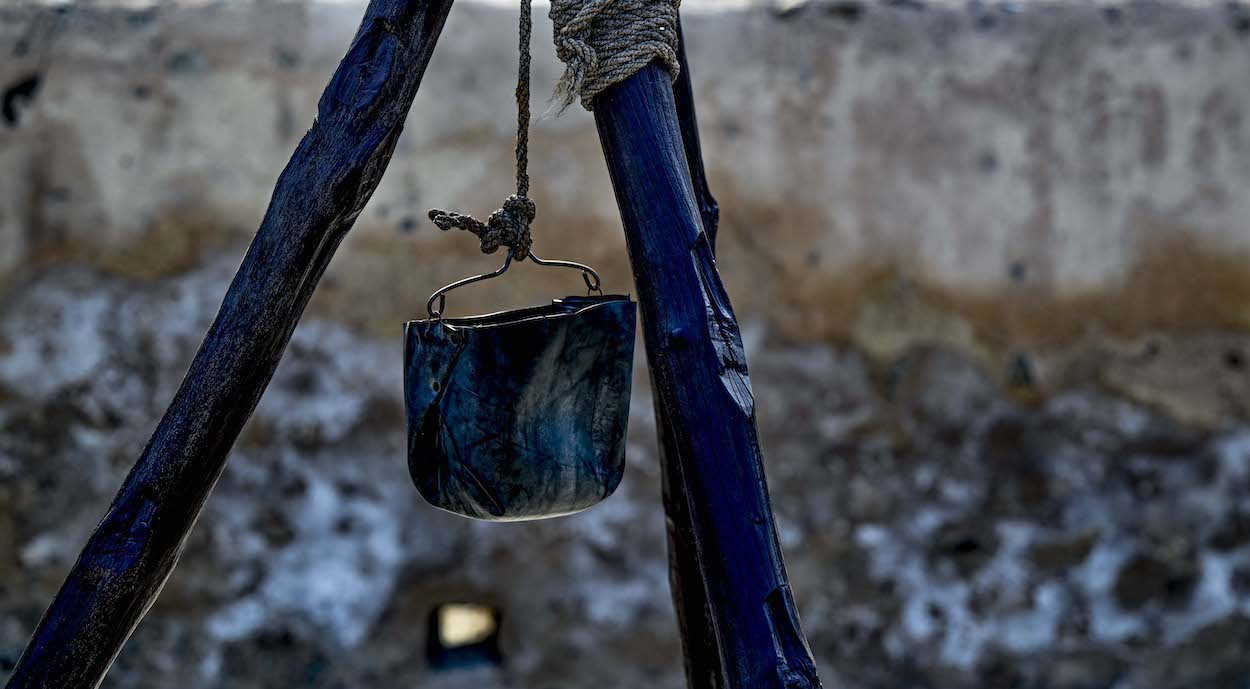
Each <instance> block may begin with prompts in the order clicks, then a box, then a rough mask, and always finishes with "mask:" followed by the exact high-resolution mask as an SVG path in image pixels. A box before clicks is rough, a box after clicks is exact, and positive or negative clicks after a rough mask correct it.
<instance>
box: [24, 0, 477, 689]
mask: <svg viewBox="0 0 1250 689" xmlns="http://www.w3.org/2000/svg"><path fill="white" fill-rule="evenodd" d="M451 4H452V0H372V2H370V4H369V7H368V9H366V11H365V17H364V21H363V22H362V23H361V26H360V29H359V31H358V32H357V34H356V37H355V40H354V41H353V42H352V45H351V48H350V49H349V50H348V52H347V56H346V57H344V58H343V62H342V63H341V64H340V65H339V67H338V70H337V71H336V72H335V73H334V77H333V78H332V79H331V80H330V84H329V85H328V86H327V87H326V90H325V93H323V94H322V96H321V102H320V104H319V106H318V112H317V121H316V123H315V124H314V125H313V127H312V129H311V130H310V131H309V132H308V133H307V134H306V135H305V136H304V139H303V140H302V141H300V144H299V147H298V148H297V149H296V150H295V153H294V155H292V157H291V161H290V162H289V163H288V164H287V167H286V169H285V170H284V171H283V172H282V176H281V177H280V178H279V179H278V183H277V186H276V188H275V189H274V193H273V199H272V200H271V201H270V205H269V211H268V212H267V213H266V214H265V218H264V220H263V221H262V222H261V225H260V229H259V230H258V231H257V233H256V238H255V239H254V240H253V241H252V245H251V247H250V248H249V249H248V251H247V256H245V257H244V259H243V263H242V265H240V266H239V271H238V273H237V274H236V275H235V277H234V281H233V282H232V283H231V285H230V289H229V291H228V292H227V293H226V297H225V299H224V301H223V302H222V304H221V309H220V310H219V311H218V313H217V318H216V320H215V321H214V322H213V325H212V327H211V328H209V331H208V334H207V335H205V337H204V342H203V344H201V345H200V350H199V352H198V353H196V355H195V360H194V361H193V362H192V363H191V368H190V370H189V371H187V375H186V378H185V379H184V380H183V382H182V386H181V387H180V388H179V389H178V392H177V394H176V395H175V396H174V399H173V401H172V402H171V403H170V405H169V409H168V410H166V412H165V416H164V417H163V418H162V419H161V422H160V424H159V425H158V426H157V428H156V432H155V433H154V434H153V435H152V439H151V440H149V441H148V445H147V447H146V448H144V450H143V454H142V455H140V457H139V459H138V461H137V462H135V465H134V468H133V469H131V471H130V474H129V476H127V477H126V481H125V483H123V484H122V487H121V489H120V490H119V491H118V493H117V497H116V498H114V499H113V504H112V506H111V507H109V510H108V513H107V514H105V515H104V519H103V521H101V522H100V525H99V526H98V527H96V531H95V533H94V534H92V536H91V538H90V540H88V541H87V545H86V547H85V548H84V549H83V551H82V554H81V555H79V558H78V562H77V563H76V564H75V565H74V567H73V569H72V570H71V571H70V573H69V575H68V576H67V577H66V579H65V583H64V584H62V585H61V590H60V591H59V592H58V593H57V595H56V598H55V599H54V600H53V601H52V604H51V606H49V608H48V610H47V612H45V613H44V616H43V619H42V620H41V621H40V623H39V627H38V628H37V629H36V630H35V633H34V636H32V637H31V640H30V643H29V644H28V645H27V646H26V650H25V651H24V652H23V653H22V657H21V658H20V659H19V660H18V662H17V666H16V667H15V668H14V669H13V673H12V675H11V676H10V677H9V682H8V687H9V689H36V688H38V689H90V688H92V687H96V686H98V685H99V684H100V682H101V681H102V680H103V679H104V675H105V673H106V672H107V671H108V668H109V666H110V665H111V664H112V662H113V659H114V658H115V657H116V656H117V654H118V652H119V651H120V650H121V647H122V645H123V644H124V643H125V642H126V639H127V638H128V637H129V636H130V634H131V632H133V631H134V629H135V627H136V626H137V625H138V624H139V620H140V619H141V618H142V617H143V615H144V613H146V612H147V610H148V608H149V607H150V606H151V605H152V603H153V601H155V600H156V596H157V594H159V593H160V590H161V587H162V586H163V585H164V583H165V579H166V578H167V577H168V576H169V573H170V572H171V571H172V570H173V567H174V564H175V563H176V562H177V559H178V554H179V552H180V551H181V550H182V545H183V542H184V541H185V539H186V537H187V534H188V533H190V531H191V527H192V526H193V525H194V524H195V519H196V517H197V516H198V515H199V513H200V509H201V507H203V505H204V501H205V500H206V499H207V498H208V495H209V493H210V492H211V491H212V488H213V485H214V484H215V483H216V482H217V478H218V476H220V474H221V470H222V468H223V467H224V466H225V462H226V456H227V454H228V453H229V452H230V448H231V447H232V446H233V445H234V441H235V439H236V438H237V437H238V435H239V431H240V430H242V428H243V424H244V423H245V422H246V421H247V419H248V417H249V416H251V413H252V410H253V409H254V408H255V406H256V403H257V402H258V401H259V400H260V396H261V394H262V393H263V392H264V390H265V387H266V386H267V385H268V384H269V380H270V378H271V377H272V376H273V372H274V369H275V368H276V367H277V365H278V360H279V359H280V358H281V357H282V352H283V350H285V348H286V345H287V342H288V341H289V340H290V337H291V332H292V331H293V330H294V329H295V324H296V323H297V322H298V321H299V318H300V315H301V314H302V313H303V311H304V306H305V304H307V303H308V298H309V297H310V296H312V293H313V289H314V288H315V287H316V285H317V282H318V280H320V278H321V274H322V272H324V270H325V267H326V264H327V263H329V261H330V257H331V256H332V255H333V254H334V251H335V249H336V248H337V247H338V245H339V242H340V241H341V240H342V239H343V237H344V236H345V235H346V234H347V231H348V230H349V229H351V226H352V224H353V223H354V222H355V220H356V216H357V215H359V213H360V211H361V210H362V209H363V208H364V205H365V202H366V201H368V199H369V196H370V195H371V194H372V193H373V190H374V189H375V188H377V185H378V182H379V181H380V180H381V178H382V173H383V171H384V170H385V169H386V166H387V163H388V162H389V161H390V158H391V153H392V152H393V150H394V148H395V142H396V140H397V139H398V138H399V133H400V130H401V129H402V128H403V123H404V119H405V118H406V117H407V115H408V109H409V107H410V106H411V105H412V99H413V96H415V95H416V92H417V87H418V86H419V85H420V83H421V77H422V75H423V74H424V73H425V67H426V65H427V64H428V63H429V60H430V55H431V53H432V52H433V50H434V43H435V41H437V39H438V35H439V32H440V31H441V30H442V27H443V22H444V20H445V19H446V17H447V13H448V11H449V10H450V9H451Z"/></svg>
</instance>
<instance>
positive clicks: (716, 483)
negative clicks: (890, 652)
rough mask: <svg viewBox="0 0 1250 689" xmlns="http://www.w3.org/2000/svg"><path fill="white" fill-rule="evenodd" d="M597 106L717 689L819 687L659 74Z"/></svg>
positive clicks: (733, 327)
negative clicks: (675, 469)
mask: <svg viewBox="0 0 1250 689" xmlns="http://www.w3.org/2000/svg"><path fill="white" fill-rule="evenodd" d="M594 105H595V110H594V112H595V122H596V124H597V126H598V129H599V140H600V143H601V144H602V146H603V153H604V157H605V159H606V160H607V164H608V171H609V173H610V174H611V177H612V185H613V188H614V189H615V191H616V200H617V206H618V207H619V209H620V212H621V219H622V221H623V223H624V226H625V238H626V244H627V246H628V247H629V255H630V262H631V264H632V266H633V271H634V279H635V284H636V286H637V289H638V302H639V305H640V306H641V308H642V314H643V333H644V336H645V341H646V346H647V359H648V362H649V364H650V367H651V373H652V380H653V381H654V384H655V399H656V404H657V405H659V408H660V411H659V415H660V418H661V419H667V422H666V423H664V424H663V426H664V427H665V428H666V430H665V431H664V432H666V433H668V434H669V436H668V438H667V441H668V442H666V447H665V454H666V455H667V460H668V462H669V463H673V462H676V464H677V465H678V466H679V468H680V478H681V480H682V482H683V483H682V485H683V487H684V492H685V495H686V506H687V508H688V514H689V524H690V528H691V531H692V533H690V534H687V535H685V536H684V541H685V542H686V543H693V544H694V546H695V547H694V552H695V557H696V559H697V563H698V569H699V573H700V578H701V583H702V586H703V589H704V591H705V594H706V601H707V603H706V604H707V609H708V611H709V613H710V617H711V620H712V626H713V628H714V630H715V635H716V645H717V649H718V655H719V658H720V666H721V673H722V679H723V685H722V686H724V687H731V688H733V689H812V688H815V687H819V686H820V680H819V678H818V677H817V674H816V667H815V664H814V663H813V662H812V658H811V652H810V650H809V649H808V648H807V642H806V639H804V637H803V632H802V629H801V628H800V626H799V620H798V614H797V612H796V610H795V605H794V600H793V596H792V595H791V593H790V587H789V583H788V579H787V576H786V571H785V564H784V562H783V561H782V554H781V546H780V544H779V543H778V539H777V529H776V524H775V522H774V519H773V513H772V505H771V503H770V501H769V496H768V486H767V484H766V482H765V479H764V465H763V455H762V454H761V452H760V448H759V439H758V431H757V430H756V427H755V402H754V398H753V396H752V393H751V386H750V380H749V378H748V375H747V367H746V359H745V356H744V354H743V351H742V338H741V334H740V332H739V329H738V323H737V319H736V318H735V316H734V313H733V310H732V308H731V306H730V304H729V298H728V295H727V294H726V293H725V289H724V286H723V284H722V283H721V279H720V275H719V273H718V272H717V270H716V260H715V258H713V256H712V247H711V242H710V241H709V238H708V236H707V234H706V233H705V232H704V231H703V229H704V228H703V221H702V218H701V216H700V212H699V205H698V201H697V199H696V198H695V192H694V188H693V185H692V182H691V178H690V169H689V167H688V166H687V163H686V153H685V150H684V147H683V140H682V135H681V130H680V126H679V124H678V121H677V110H676V104H675V101H674V96H673V89H672V84H671V82H670V79H669V75H668V72H666V71H665V70H664V69H663V68H662V67H660V66H659V65H658V64H656V63H652V64H650V65H648V66H647V67H644V68H643V69H642V70H641V71H639V72H638V73H637V74H635V75H634V76H632V77H630V78H628V79H626V80H624V81H622V82H620V83H618V84H616V85H614V86H612V87H610V88H609V89H608V90H606V91H604V92H603V93H601V94H600V95H599V96H598V97H597V98H596V99H595V104H594ZM667 475H669V474H668V473H667V472H666V476H667ZM674 524H675V526H676V527H679V528H680V527H681V522H674ZM683 574H684V573H683ZM685 588H686V589H688V588H689V586H688V585H687V586H685ZM688 621H689V620H688Z"/></svg>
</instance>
